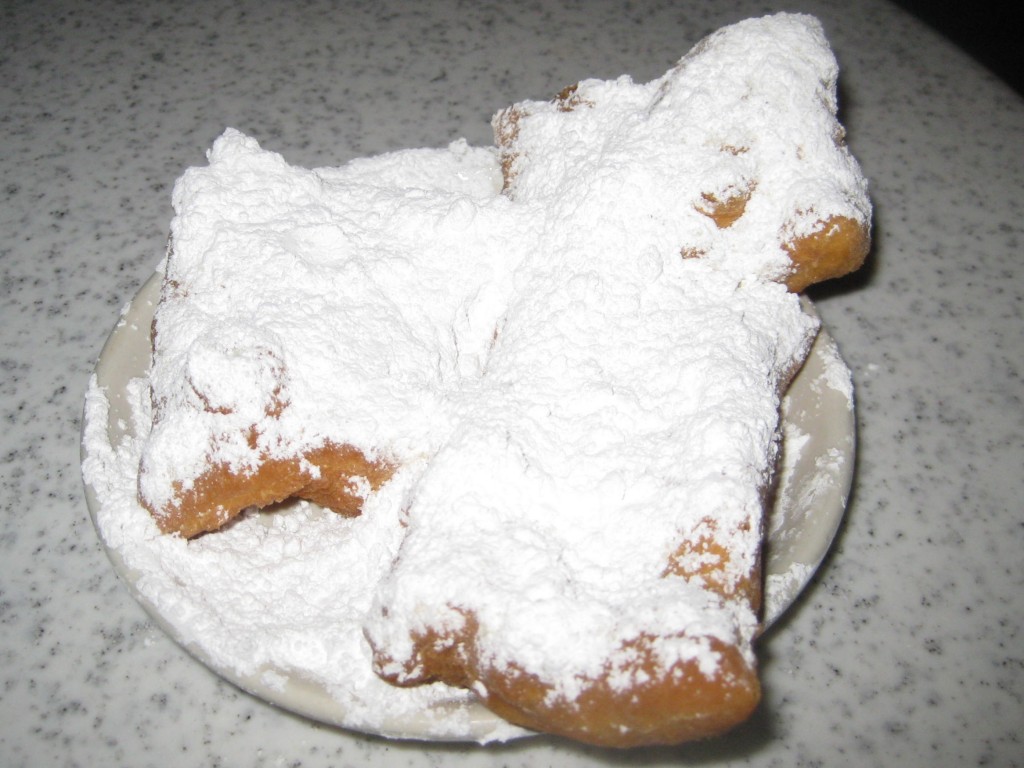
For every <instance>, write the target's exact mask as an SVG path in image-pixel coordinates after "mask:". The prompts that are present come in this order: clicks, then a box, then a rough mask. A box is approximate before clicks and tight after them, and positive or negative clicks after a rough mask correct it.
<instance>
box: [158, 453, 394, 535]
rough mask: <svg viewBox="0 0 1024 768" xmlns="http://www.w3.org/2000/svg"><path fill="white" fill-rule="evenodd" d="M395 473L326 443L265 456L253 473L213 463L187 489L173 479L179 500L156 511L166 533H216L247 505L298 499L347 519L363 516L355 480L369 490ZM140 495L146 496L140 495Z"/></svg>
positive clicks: (359, 455)
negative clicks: (288, 455) (290, 454)
mask: <svg viewBox="0 0 1024 768" xmlns="http://www.w3.org/2000/svg"><path fill="white" fill-rule="evenodd" d="M393 472H394V468H393V467H391V466H389V465H388V464H386V463H383V462H375V461H370V460H368V459H367V458H366V457H365V456H364V455H363V454H362V453H361V452H359V451H357V450H356V449H355V448H352V447H350V446H347V445H336V444H334V443H326V444H324V445H323V446H321V447H319V448H316V449H314V450H311V451H307V452H306V453H305V454H304V455H302V456H295V457H291V458H286V459H278V458H265V459H264V461H262V462H261V463H260V464H259V466H257V467H256V468H255V469H254V470H253V471H251V472H241V473H239V472H232V471H231V470H230V468H228V467H227V466H226V465H224V464H218V465H214V466H211V467H210V468H209V469H207V470H206V472H204V473H203V474H202V475H200V477H199V478H198V479H197V480H196V481H195V482H194V483H193V484H192V485H191V486H190V487H189V488H188V489H184V487H183V485H182V484H181V483H180V482H177V483H175V500H174V502H173V503H172V504H170V505H168V506H167V507H165V508H162V509H153V508H152V507H149V506H148V505H147V508H149V510H150V512H152V513H153V516H154V518H155V519H156V521H157V525H158V526H159V527H160V530H161V531H163V532H164V533H178V534H180V535H181V536H183V537H184V538H187V539H188V538H192V537H194V536H198V535H199V534H201V533H206V532H208V531H215V530H217V529H218V528H220V527H221V526H223V525H224V524H225V523H227V522H228V521H229V520H231V519H233V518H235V517H237V516H238V515H239V514H240V513H241V512H242V511H243V510H244V509H247V508H249V507H265V506H269V505H271V504H276V503H278V502H281V501H285V500H287V499H292V498H299V499H306V500H307V501H311V502H313V503H314V504H319V505H320V506H322V507H326V508H328V509H331V510H333V511H335V512H337V513H339V514H342V515H345V516H347V517H354V516H356V515H358V514H359V512H360V508H361V506H362V503H363V497H362V494H361V493H359V489H357V487H356V486H354V485H353V484H352V480H353V478H365V480H366V482H367V483H368V484H369V487H370V489H371V490H376V489H377V488H379V487H380V486H381V485H382V484H383V483H384V482H385V481H387V480H388V478H390V477H391V475H392V474H393ZM140 498H142V499H143V503H144V504H145V499H144V497H143V496H142V494H140Z"/></svg>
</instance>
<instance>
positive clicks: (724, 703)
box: [376, 614, 761, 747]
mask: <svg viewBox="0 0 1024 768" xmlns="http://www.w3.org/2000/svg"><path fill="white" fill-rule="evenodd" d="M476 632H477V622H476V619H475V617H474V616H472V615H471V614H467V615H466V621H465V624H464V625H463V627H462V628H461V629H460V630H459V631H457V632H452V633H450V634H448V635H447V636H442V635H440V634H439V633H437V632H436V631H435V630H430V631H428V632H427V633H425V634H423V635H421V636H419V637H417V638H416V653H415V655H414V658H413V661H412V662H410V665H409V666H408V667H406V669H414V670H415V673H414V674H413V675H411V676H409V675H405V676H403V675H398V674H388V673H387V672H385V671H383V668H382V667H383V666H386V665H387V661H388V660H387V659H380V658H377V659H376V661H377V662H378V666H377V669H378V674H380V675H381V676H382V677H383V678H384V679H386V680H388V681H389V682H392V683H394V684H397V685H420V684H422V683H427V682H443V683H447V684H448V685H454V686H458V687H472V688H473V689H474V690H475V691H477V693H478V694H480V695H481V700H482V702H483V703H484V705H485V706H487V708H488V709H490V710H491V711H492V712H494V713H495V714H496V715H498V716H499V717H502V718H504V719H505V720H507V721H509V722H511V723H514V724H516V725H520V726H522V727H524V728H529V729H531V730H536V731H541V732H545V733H552V734H555V735H558V736H565V737H567V738H571V739H575V740H577V741H582V742H585V743H588V744H594V745H597V746H602V747H633V746H639V745H652V744H678V743H680V742H683V741H689V740H692V739H697V738H706V737H709V736H714V735H717V734H720V733H723V732H725V731H727V730H729V729H730V728H732V727H734V726H736V725H738V724H739V723H741V722H743V721H744V720H746V719H747V718H748V717H749V716H750V714H751V713H752V712H753V711H754V709H755V708H756V707H757V704H758V702H759V700H760V696H761V689H760V684H759V682H758V679H757V672H756V670H755V669H754V668H753V667H752V666H751V665H750V664H748V663H747V661H746V660H745V659H744V658H743V656H742V654H741V653H740V652H739V650H737V649H736V648H735V647H733V646H730V645H728V644H726V643H723V642H722V641H720V640H717V639H715V638H705V639H704V642H705V643H706V646H707V648H708V650H709V652H710V653H713V654H715V656H716V657H717V663H716V665H715V671H714V673H713V674H706V673H705V672H704V671H702V670H701V668H700V665H699V662H698V661H695V660H688V661H680V662H677V663H676V664H674V665H672V666H671V667H670V668H668V669H664V668H661V667H660V666H659V664H658V662H657V660H656V655H655V653H654V646H655V644H656V643H657V642H658V640H657V638H654V637H651V636H647V635H641V636H640V637H638V638H636V639H634V640H632V641H630V642H628V643H626V644H624V646H623V648H622V651H623V654H622V656H623V657H625V658H628V659H629V661H628V662H626V663H624V664H620V665H618V666H616V667H615V668H612V667H611V663H610V662H609V663H608V664H607V665H606V671H605V673H604V674H602V675H600V676H598V677H595V678H591V679H585V680H581V681H579V682H580V684H581V686H582V688H583V690H582V692H581V693H580V694H579V696H578V697H576V698H575V699H574V700H572V701H569V700H566V699H564V698H560V697H557V696H554V695H552V690H551V688H550V686H548V685H546V684H544V683H543V682H542V681H540V680H539V679H538V678H537V677H536V676H535V675H531V674H528V673H526V672H524V671H523V670H522V669H521V668H518V667H516V666H515V665H512V666H511V667H507V668H503V669H496V668H494V667H490V666H487V665H486V664H484V663H482V662H481V660H480V659H479V657H478V655H477V653H476V651H475V645H476V643H475V637H476ZM382 662H383V665H382ZM623 680H629V681H630V683H629V684H628V685H621V684H618V685H617V684H616V682H617V681H623ZM474 681H476V682H477V683H478V684H476V685H473V683H474Z"/></svg>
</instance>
